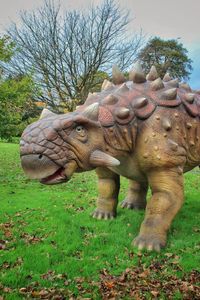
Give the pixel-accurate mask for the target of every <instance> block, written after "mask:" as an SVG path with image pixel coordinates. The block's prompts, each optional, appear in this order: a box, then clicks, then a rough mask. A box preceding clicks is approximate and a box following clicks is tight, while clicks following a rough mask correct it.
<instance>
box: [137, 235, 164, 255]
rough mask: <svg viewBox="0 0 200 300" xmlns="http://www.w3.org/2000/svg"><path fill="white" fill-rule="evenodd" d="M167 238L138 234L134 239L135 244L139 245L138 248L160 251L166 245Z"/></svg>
mask: <svg viewBox="0 0 200 300" xmlns="http://www.w3.org/2000/svg"><path fill="white" fill-rule="evenodd" d="M165 244H166V242H165V239H164V238H160V237H158V236H156V235H149V234H148V235H146V234H141V235H138V236H137V237H136V238H135V239H134V240H133V245H134V246H136V247H138V250H142V249H146V250H148V251H157V252H160V249H161V248H164V247H165Z"/></svg>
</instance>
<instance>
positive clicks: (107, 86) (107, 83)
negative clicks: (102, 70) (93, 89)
mask: <svg viewBox="0 0 200 300" xmlns="http://www.w3.org/2000/svg"><path fill="white" fill-rule="evenodd" d="M113 87H114V85H113V83H112V82H110V81H109V80H107V79H105V80H104V82H103V84H102V86H101V90H102V91H104V90H109V89H111V88H113Z"/></svg>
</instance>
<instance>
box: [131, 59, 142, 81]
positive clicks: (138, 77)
mask: <svg viewBox="0 0 200 300" xmlns="http://www.w3.org/2000/svg"><path fill="white" fill-rule="evenodd" d="M129 80H131V81H133V82H134V83H143V82H145V81H146V78H145V75H144V73H143V70H142V67H141V65H140V63H139V62H137V63H135V64H134V66H133V69H132V70H131V71H130V73H129Z"/></svg>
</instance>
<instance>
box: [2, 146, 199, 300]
mask: <svg viewBox="0 0 200 300" xmlns="http://www.w3.org/2000/svg"><path fill="white" fill-rule="evenodd" d="M96 181H97V179H96V176H95V174H94V172H88V173H82V174H75V175H74V177H73V178H72V180H70V182H68V183H67V184H63V185H57V186H45V185H41V184H40V183H38V182H36V181H30V180H29V179H27V178H26V177H25V176H24V174H23V172H22V169H21V167H20V161H19V148H18V145H16V144H6V143H0V209H1V211H0V223H1V225H0V226H1V227H0V240H1V241H0V244H1V243H2V244H3V249H1V250H0V268H1V269H0V295H1V293H2V294H3V295H4V296H5V297H6V298H5V299H12V300H13V299H22V297H23V295H22V294H20V293H19V289H20V288H23V287H27V286H30V285H31V284H35V283H37V285H36V286H39V287H40V288H43V287H52V286H53V287H55V288H66V285H67V289H68V290H69V291H71V293H73V294H74V295H78V294H79V292H78V287H77V278H80V277H81V278H85V279H88V280H92V281H98V280H99V274H100V271H101V270H102V269H107V270H109V272H111V273H112V274H113V275H118V274H120V273H121V272H122V271H124V270H125V269H126V268H128V267H133V266H137V265H138V261H139V260H140V261H141V260H142V263H144V264H145V265H146V266H148V265H149V264H150V263H151V262H152V260H157V261H160V260H162V259H163V258H166V255H168V256H169V257H170V256H171V254H175V255H176V256H177V259H178V263H179V265H180V267H181V269H182V271H180V273H181V272H190V271H191V270H193V269H196V270H199V266H200V255H199V252H200V251H199V250H200V241H199V232H200V229H199V218H200V174H199V173H198V172H196V173H190V174H186V175H185V203H184V206H183V208H182V210H181V211H180V213H179V214H178V215H177V217H176V219H175V220H174V222H173V224H172V227H171V229H170V233H169V238H168V244H167V247H166V248H165V249H164V250H162V252H161V253H160V254H157V253H144V254H142V256H141V255H139V256H138V254H137V250H136V249H134V248H132V246H131V242H132V240H133V238H134V237H135V236H136V235H137V233H138V231H139V227H140V224H141V222H142V220H143V218H144V212H135V211H130V210H124V209H122V208H120V207H119V208H118V217H117V218H116V219H115V220H112V221H99V220H95V219H93V218H91V217H90V213H91V212H92V211H93V210H94V208H95V199H96V197H97V189H96ZM126 189H127V180H125V179H122V186H121V192H120V200H122V199H123V197H124V196H125V193H126ZM5 241H7V242H5ZM166 253H167V254H166ZM170 253H171V254H170ZM171 257H174V256H171ZM166 268H167V270H168V272H169V273H170V272H171V273H173V272H174V269H173V267H172V264H171V261H170V259H169V264H168V265H167V266H166ZM49 270H52V271H54V272H55V273H54V275H52V276H49V277H48V276H47V277H48V278H46V276H42V275H43V274H46V273H47V272H48V271H49ZM59 274H66V276H64V275H62V276H61V275H60V276H59ZM43 277H44V278H43ZM61 277H62V278H61ZM45 278H46V279H45ZM66 278H67V279H66ZM66 280H67V283H66ZM86 285H87V284H86ZM5 287H7V288H8V289H11V290H5ZM85 295H86V296H85V297H87V293H85ZM88 297H91V299H99V298H98V297H100V296H99V295H98V288H97V287H96V288H95V286H94V287H93V288H92V291H90V294H89V296H88ZM177 297H178V296H177ZM175 298H176V297H175ZM175 298H174V299H175ZM127 299H128V298H127ZM149 299H150V298H149ZM177 299H181V298H177Z"/></svg>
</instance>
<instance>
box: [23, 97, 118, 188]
mask: <svg viewBox="0 0 200 300" xmlns="http://www.w3.org/2000/svg"><path fill="white" fill-rule="evenodd" d="M98 106H99V105H98V103H94V104H92V105H90V106H88V107H86V108H85V109H84V110H83V111H82V112H73V113H68V114H63V115H56V114H54V113H52V112H50V111H49V110H47V109H44V110H43V112H42V115H41V117H40V119H39V120H38V121H37V122H34V123H33V124H31V125H29V126H28V127H27V128H26V129H25V130H24V132H23V134H22V137H21V141H20V156H21V164H22V167H23V169H24V172H25V174H26V175H27V176H28V177H29V178H32V179H39V180H40V182H41V183H44V184H56V183H62V182H66V181H68V180H69V179H70V178H71V176H72V174H73V173H74V172H81V171H87V170H91V169H94V168H95V167H98V166H106V167H113V166H117V165H119V161H118V160H116V159H115V158H113V157H112V156H110V155H108V154H106V153H104V137H103V132H102V128H101V125H100V123H99V122H98V109H99V107H98Z"/></svg>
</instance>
